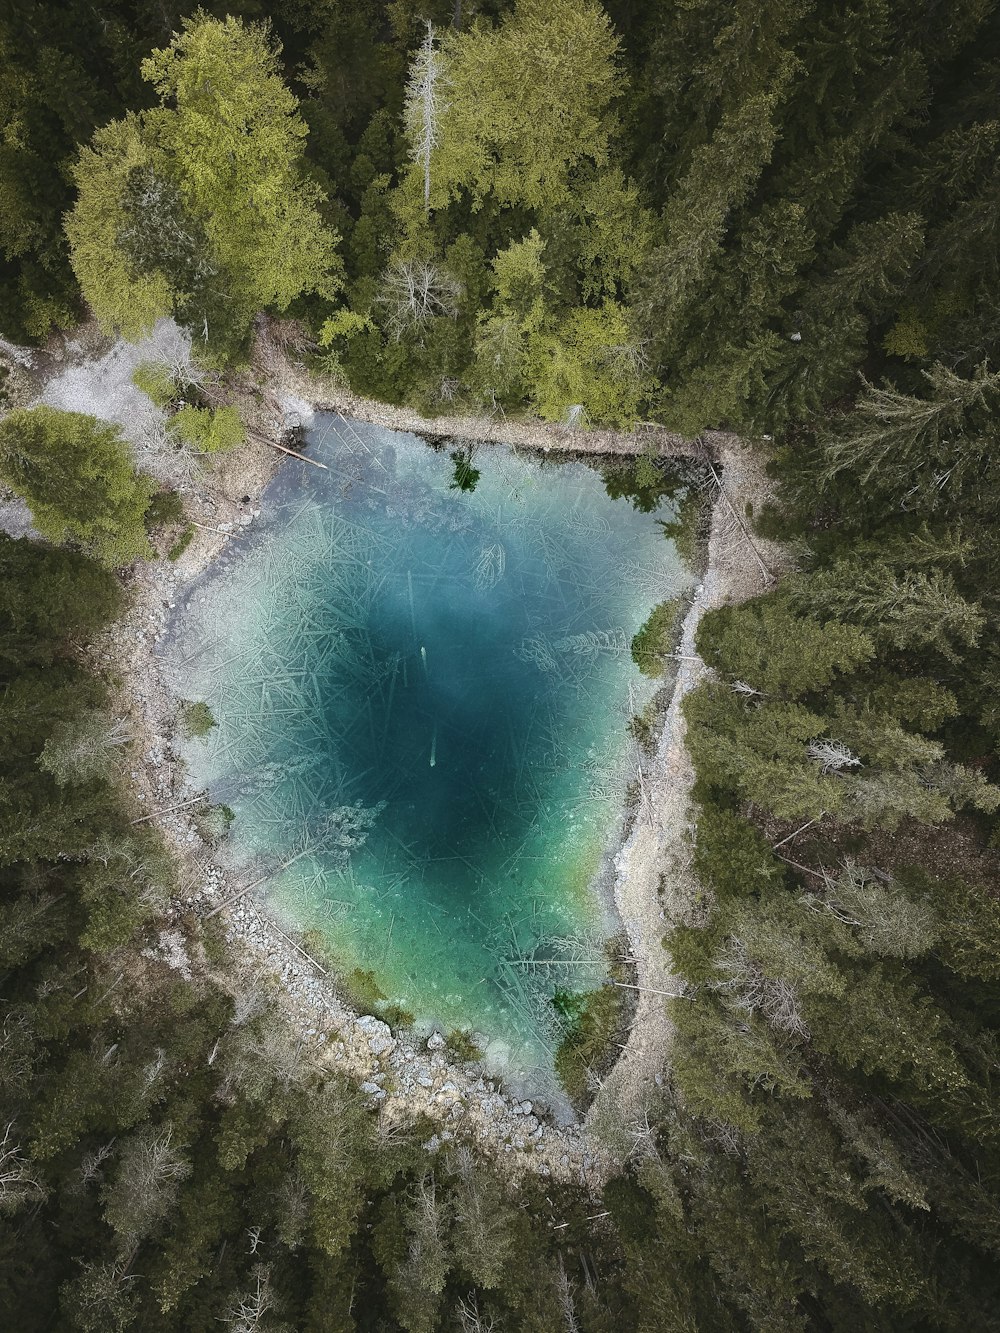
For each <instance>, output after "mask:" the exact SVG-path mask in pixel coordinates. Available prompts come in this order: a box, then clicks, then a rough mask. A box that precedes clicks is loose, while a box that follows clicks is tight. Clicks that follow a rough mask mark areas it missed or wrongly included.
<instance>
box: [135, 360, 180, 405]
mask: <svg viewBox="0 0 1000 1333" xmlns="http://www.w3.org/2000/svg"><path fill="white" fill-rule="evenodd" d="M132 383H133V384H134V385H135V387H136V388H137V389H141V390H142V392H143V393H144V394H146V396H147V397H148V398H152V400H153V402H154V403H155V404H156V406H157V407H166V406H168V404H169V403H170V402H171V401H172V400H173V399H174V398H175V397H176V396H177V385H176V384H175V383H174V377H173V375H172V374H171V373H170V367H169V366H167V365H164V363H163V362H162V361H143V362H142V363H141V364H140V365H138V366H136V368H135V370H133V371H132Z"/></svg>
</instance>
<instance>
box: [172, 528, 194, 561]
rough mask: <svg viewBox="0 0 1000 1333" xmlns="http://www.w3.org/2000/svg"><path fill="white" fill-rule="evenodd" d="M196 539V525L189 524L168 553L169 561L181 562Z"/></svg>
mask: <svg viewBox="0 0 1000 1333" xmlns="http://www.w3.org/2000/svg"><path fill="white" fill-rule="evenodd" d="M193 538H194V524H193V523H189V524H188V525H187V527H186V528H185V529H184V531H183V532H182V533H181V535H180V536H179V537H178V538H177V540H176V541H175V542H174V544H173V545H172V546H171V548H170V550H169V551H168V552H167V559H168V560H179V559H180V558H181V556H182V555H183V554H184V552H185V551H186V550H187V548H188V547H189V546H190V545H191V542H192V539H193Z"/></svg>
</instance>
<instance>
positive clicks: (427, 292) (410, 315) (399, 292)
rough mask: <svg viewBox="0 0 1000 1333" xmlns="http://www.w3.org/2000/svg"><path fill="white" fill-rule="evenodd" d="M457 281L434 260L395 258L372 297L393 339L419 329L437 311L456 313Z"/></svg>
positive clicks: (433, 317)
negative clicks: (379, 307) (380, 310)
mask: <svg viewBox="0 0 1000 1333" xmlns="http://www.w3.org/2000/svg"><path fill="white" fill-rule="evenodd" d="M461 292H462V288H461V284H460V283H459V282H457V281H456V280H455V279H454V278H453V277H452V276H451V274H450V273H448V272H446V271H445V270H444V269H443V268H439V267H438V265H437V264H432V263H430V262H429V261H428V260H420V259H395V260H393V262H392V263H391V264H390V265H389V268H388V270H387V271H386V273H385V276H384V277H383V279H382V290H381V291H380V292H379V294H378V296H377V297H376V298H375V302H376V304H377V305H379V306H381V307H382V308H383V309H384V310H385V312H386V317H385V322H386V327H387V328H388V330H389V332H390V333H391V334H392V336H393V338H395V340H396V341H397V342H399V341H400V339H401V338H402V337H403V336H404V335H405V334H406V333H408V332H409V331H410V330H411V329H422V328H423V327H424V325H425V324H427V323H428V322H429V321H430V320H432V319H435V318H436V317H437V316H438V315H445V316H447V317H448V318H449V319H454V318H455V317H456V316H457V314H458V298H459V296H460V295H461Z"/></svg>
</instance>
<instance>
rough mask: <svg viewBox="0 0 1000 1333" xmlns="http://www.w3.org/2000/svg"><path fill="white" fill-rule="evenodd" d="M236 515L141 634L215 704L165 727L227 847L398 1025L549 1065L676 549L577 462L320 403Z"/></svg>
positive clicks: (677, 566)
mask: <svg viewBox="0 0 1000 1333" xmlns="http://www.w3.org/2000/svg"><path fill="white" fill-rule="evenodd" d="M306 447H307V448H308V452H309V455H310V457H313V458H316V459H319V460H322V461H323V462H325V463H326V464H327V465H328V468H329V470H328V471H326V472H324V471H321V470H320V469H317V468H315V467H310V466H308V465H306V464H304V463H300V462H297V461H295V460H289V461H288V462H286V463H285V464H284V465H283V466H282V468H281V469H280V471H279V473H278V475H277V477H276V478H275V480H274V481H273V482H272V483H271V485H270V486H269V488H268V490H267V491H266V493H265V496H264V499H263V501H262V506H261V507H262V511H263V512H262V516H261V518H260V520H259V521H258V523H256V524H255V525H254V528H253V530H252V531H251V532H248V533H245V534H243V535H241V536H240V538H239V539H238V540H234V541H233V542H231V543H230V544H229V546H228V548H227V550H226V552H225V553H224V554H223V555H222V556H221V557H220V558H219V560H218V561H216V562H215V563H214V564H213V565H212V567H211V568H210V570H209V571H208V572H207V573H206V574H205V575H203V576H202V577H201V578H200V579H199V580H198V581H197V583H196V584H195V585H193V588H192V589H191V591H190V593H189V595H188V597H187V600H186V602H185V604H184V605H183V606H179V607H178V609H177V610H176V611H175V613H174V622H173V625H172V627H171V633H170V636H169V639H168V644H167V647H166V648H165V650H164V661H165V665H166V667H167V670H168V674H169V676H170V678H171V679H172V682H173V684H174V687H175V689H176V691H177V694H178V695H179V696H180V697H182V698H185V699H191V700H195V699H204V700H206V701H207V702H208V704H209V705H210V707H211V709H212V712H213V714H214V716H215V718H216V720H217V723H218V725H217V726H216V727H215V728H214V729H213V730H212V731H211V733H210V734H209V736H208V737H207V738H205V739H204V740H192V741H189V742H186V743H185V745H184V749H183V754H184V758H185V760H186V762H187V764H188V769H189V774H190V778H191V781H192V782H193V783H194V784H195V786H196V787H200V786H204V787H206V788H207V789H208V790H209V792H210V793H211V795H212V798H213V799H214V800H216V801H219V802H224V803H226V804H228V805H229V806H231V807H232V809H233V810H234V811H235V815H236V818H235V822H234V824H233V828H232V832H231V835H230V838H229V839H228V846H227V848H226V849H225V855H226V856H227V857H228V858H229V860H230V861H231V862H233V863H235V864H237V865H239V866H240V867H241V869H242V871H243V873H244V874H245V875H246V876H248V877H251V878H253V879H254V880H257V879H261V880H264V881H265V882H264V883H262V884H261V886H260V888H259V889H258V890H257V893H258V894H259V895H260V896H261V897H262V899H263V901H264V903H265V904H266V906H267V909H268V910H269V911H270V912H271V913H272V914H274V915H275V917H276V918H277V919H278V920H279V921H281V922H282V923H283V924H285V925H286V926H289V925H290V926H292V927H294V928H295V929H296V930H299V931H306V930H312V931H319V932H321V933H322V936H323V937H324V941H325V945H326V953H327V954H328V955H329V956H332V957H334V958H335V959H336V960H337V967H338V970H341V971H343V972H345V973H349V972H351V971H353V970H355V969H359V970H361V971H365V972H371V973H374V977H375V980H376V981H377V984H378V986H379V987H380V988H381V990H382V991H383V992H384V994H385V995H386V997H387V998H388V1000H389V1001H391V1002H393V1003H395V1004H398V1005H400V1006H402V1007H404V1008H405V1009H407V1010H409V1011H410V1012H412V1013H413V1014H414V1015H415V1017H416V1020H417V1024H418V1027H419V1028H420V1029H421V1030H426V1029H427V1028H428V1027H429V1026H430V1025H431V1024H434V1025H437V1026H439V1027H441V1028H442V1029H443V1030H445V1031H447V1030H449V1029H452V1028H456V1027H463V1028H472V1029H473V1030H474V1031H475V1032H476V1033H477V1034H478V1036H479V1038H480V1044H481V1045H483V1046H484V1047H485V1049H486V1055H487V1062H488V1064H489V1065H490V1067H491V1068H493V1069H494V1070H496V1071H497V1072H503V1073H505V1074H506V1075H507V1077H508V1078H510V1079H511V1080H512V1081H513V1082H515V1083H520V1084H521V1085H523V1086H526V1087H533V1088H535V1089H536V1090H538V1089H543V1090H544V1088H545V1087H547V1086H549V1085H551V1082H552V1060H553V1056H554V1052H555V1049H556V1046H557V1045H558V1041H559V1026H558V1017H557V1015H556V1012H555V1010H554V1008H553V1006H552V1003H551V997H552V994H553V992H554V990H555V989H557V988H561V989H568V990H586V989H589V988H592V987H593V986H595V985H599V984H601V982H602V980H603V978H604V977H605V976H606V975H607V969H606V965H605V963H604V962H603V958H604V954H603V945H604V942H605V941H606V939H607V938H608V937H609V935H610V934H612V933H613V932H614V931H615V930H616V929H618V928H619V927H620V923H618V922H617V921H616V919H615V917H614V914H613V910H612V907H611V903H610V883H611V859H612V857H613V855H614V853H615V851H616V849H617V840H618V838H619V836H620V831H621V825H622V816H623V810H624V805H625V793H626V788H627V786H628V784H629V782H630V781H632V780H633V779H634V778H635V775H636V756H635V750H634V746H633V743H632V741H631V739H630V736H629V733H628V730H627V724H628V719H629V717H630V715H631V714H632V713H633V712H634V711H637V710H638V709H639V708H641V707H642V705H643V704H644V703H645V702H646V701H647V700H648V699H649V697H650V695H651V693H652V688H653V687H652V683H651V682H649V681H648V680H646V679H645V678H644V677H643V676H642V675H641V674H640V673H639V671H638V670H637V669H636V667H635V666H634V664H633V662H632V659H631V655H630V641H631V638H632V636H633V634H634V633H635V632H636V630H637V629H638V628H639V626H640V625H641V624H642V622H643V621H644V620H645V619H646V617H647V615H648V614H649V611H650V610H651V608H652V607H653V606H654V605H655V604H656V603H658V602H661V601H664V600H666V599H667V598H670V597H672V596H675V595H676V594H677V593H678V592H680V591H682V590H683V589H684V588H686V587H688V586H690V584H691V582H692V576H691V574H690V572H689V571H688V570H686V569H685V568H684V567H683V566H682V564H681V562H680V561H679V559H678V557H677V555H676V552H675V550H674V548H673V545H672V543H671V542H670V541H668V540H667V539H666V537H665V536H664V532H663V528H662V526H661V525H662V523H663V522H664V521H669V520H670V519H671V518H672V517H673V516H674V507H675V502H674V501H671V500H666V499H664V500H661V501H660V502H659V503H658V505H657V507H656V509H655V510H654V511H653V512H648V513H643V512H640V511H639V510H638V509H637V508H636V507H635V506H634V505H633V504H632V503H631V501H630V500H629V498H628V497H627V496H626V497H622V498H617V499H615V498H612V497H611V496H610V495H609V494H608V492H607V490H606V488H605V483H604V479H603V477H602V475H601V472H600V471H599V470H598V469H597V468H596V467H592V466H589V465H587V464H584V463H580V462H575V461H562V462H550V461H549V460H548V459H540V458H538V457H537V456H532V455H526V454H520V455H516V454H514V453H513V452H512V451H511V450H509V449H506V448H504V447H500V446H496V445H482V446H479V447H478V448H476V449H475V450H474V451H473V453H472V456H471V460H470V459H469V456H468V454H467V453H466V454H464V455H463V454H462V453H460V452H459V446H458V444H453V445H449V446H448V447H432V446H430V445H428V444H427V443H425V442H424V441H423V440H421V439H419V438H417V437H415V436H411V435H405V434H399V433H393V432H390V431H386V430H383V429H381V428H378V427H374V426H368V425H363V424H359V423H354V422H346V421H344V420H343V418H340V417H336V416H329V415H326V416H320V417H317V419H316V421H315V424H314V426H313V428H312V429H311V430H310V431H309V433H308V445H307V446H306Z"/></svg>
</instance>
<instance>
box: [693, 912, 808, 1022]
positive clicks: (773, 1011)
mask: <svg viewBox="0 0 1000 1333" xmlns="http://www.w3.org/2000/svg"><path fill="white" fill-rule="evenodd" d="M716 966H717V968H718V969H719V971H720V972H721V973H722V975H723V977H724V978H725V979H724V980H721V981H716V982H713V983H712V989H713V990H715V991H719V992H722V993H723V994H724V995H726V996H727V1003H728V1005H729V1007H730V1008H731V1009H734V1010H736V1011H737V1012H738V1013H745V1014H747V1015H748V1016H750V1015H752V1014H755V1013H761V1014H763V1015H764V1017H765V1018H766V1019H767V1021H768V1023H770V1025H771V1027H773V1028H775V1029H776V1030H777V1031H779V1032H788V1033H790V1034H791V1035H792V1036H795V1037H802V1038H808V1036H809V1028H808V1027H807V1025H806V1021H805V1019H804V1017H803V1016H802V1011H801V1007H800V1001H799V994H798V990H797V988H796V987H795V986H794V985H792V983H791V982H790V981H786V980H785V979H784V978H783V977H769V976H767V974H766V973H765V972H764V971H763V970H762V969H761V968H760V967H759V966H758V965H757V963H756V962H755V961H754V960H753V958H751V956H750V953H749V951H748V950H747V947H746V945H745V944H744V943H743V941H742V940H741V939H738V938H737V937H736V936H730V937H729V939H728V940H727V941H726V944H725V946H724V947H723V949H722V951H721V952H720V954H719V955H718V957H717V959H716Z"/></svg>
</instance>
